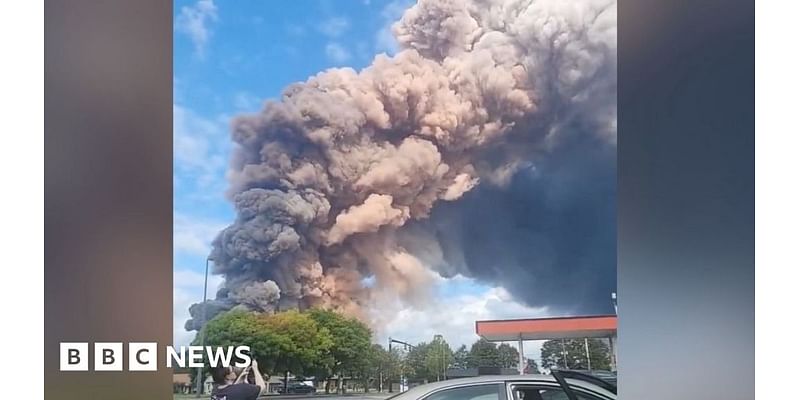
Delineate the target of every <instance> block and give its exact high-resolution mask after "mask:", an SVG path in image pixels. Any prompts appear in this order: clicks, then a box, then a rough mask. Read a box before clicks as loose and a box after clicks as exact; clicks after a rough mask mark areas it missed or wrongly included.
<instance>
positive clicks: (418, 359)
mask: <svg viewBox="0 0 800 400" xmlns="http://www.w3.org/2000/svg"><path fill="white" fill-rule="evenodd" d="M428 347H429V345H428V343H426V342H420V343H417V345H416V346H414V347H413V348H412V349H411V350H409V351H408V354H406V357H405V361H404V362H403V364H405V367H406V368H407V375H408V377H409V378H410V379H412V380H421V381H426V380H429V378H430V375H431V374H430V371H428V363H427V358H428Z"/></svg>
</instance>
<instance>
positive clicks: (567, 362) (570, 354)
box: [541, 339, 611, 370]
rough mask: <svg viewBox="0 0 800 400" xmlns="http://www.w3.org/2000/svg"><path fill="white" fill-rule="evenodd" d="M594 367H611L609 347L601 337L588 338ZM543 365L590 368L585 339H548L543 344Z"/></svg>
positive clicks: (603, 368)
mask: <svg viewBox="0 0 800 400" xmlns="http://www.w3.org/2000/svg"><path fill="white" fill-rule="evenodd" d="M587 341H588V344H589V360H591V366H592V369H595V370H609V369H611V357H610V354H609V351H608V347H607V346H606V344H605V343H603V341H601V340H599V339H587ZM541 355H542V367H544V368H565V369H589V363H588V362H587V358H586V342H584V339H560V340H548V341H546V342H544V344H543V345H542V353H541Z"/></svg>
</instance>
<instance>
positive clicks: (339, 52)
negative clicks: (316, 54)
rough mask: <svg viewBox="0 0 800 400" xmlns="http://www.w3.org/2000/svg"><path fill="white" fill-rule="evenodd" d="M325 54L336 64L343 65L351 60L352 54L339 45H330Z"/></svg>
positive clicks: (326, 47)
mask: <svg viewBox="0 0 800 400" xmlns="http://www.w3.org/2000/svg"><path fill="white" fill-rule="evenodd" d="M325 54H326V55H327V56H328V58H329V59H331V61H333V62H335V63H343V62H346V61H348V60H349V59H350V52H349V51H348V50H347V49H345V48H344V47H343V46H342V45H340V44H339V43H333V42H332V43H328V45H327V46H325Z"/></svg>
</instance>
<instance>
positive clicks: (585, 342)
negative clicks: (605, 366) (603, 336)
mask: <svg viewBox="0 0 800 400" xmlns="http://www.w3.org/2000/svg"><path fill="white" fill-rule="evenodd" d="M583 347H584V348H586V364H587V365H588V367H589V372H592V357H590V356H589V338H583Z"/></svg>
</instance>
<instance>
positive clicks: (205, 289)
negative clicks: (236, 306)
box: [195, 257, 211, 397]
mask: <svg viewBox="0 0 800 400" xmlns="http://www.w3.org/2000/svg"><path fill="white" fill-rule="evenodd" d="M209 261H211V257H207V258H206V275H205V279H204V280H203V309H202V312H201V314H200V315H202V316H203V318H202V319H201V320H200V321H202V322H201V324H200V347H202V348H204V349H205V346H206V330H205V325H206V308H207V307H208V304H207V300H208V262H209ZM202 393H203V367H199V368H197V393H196V394H195V397H200V395H201V394H202Z"/></svg>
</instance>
